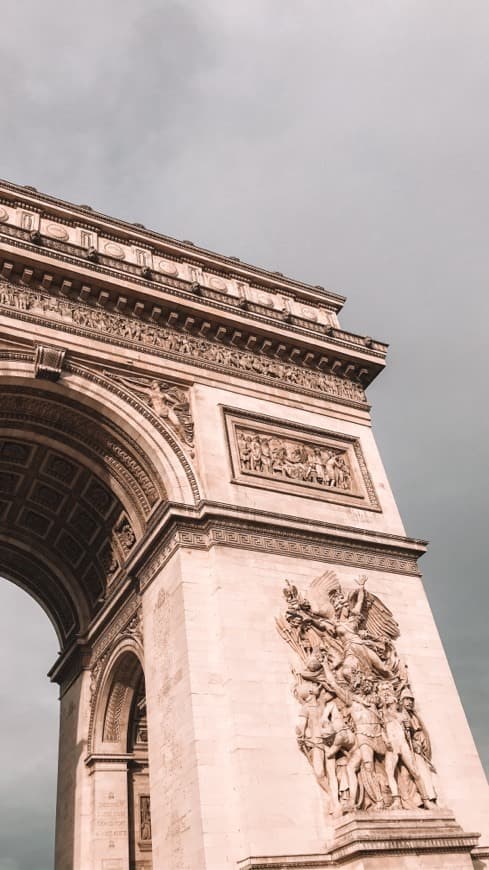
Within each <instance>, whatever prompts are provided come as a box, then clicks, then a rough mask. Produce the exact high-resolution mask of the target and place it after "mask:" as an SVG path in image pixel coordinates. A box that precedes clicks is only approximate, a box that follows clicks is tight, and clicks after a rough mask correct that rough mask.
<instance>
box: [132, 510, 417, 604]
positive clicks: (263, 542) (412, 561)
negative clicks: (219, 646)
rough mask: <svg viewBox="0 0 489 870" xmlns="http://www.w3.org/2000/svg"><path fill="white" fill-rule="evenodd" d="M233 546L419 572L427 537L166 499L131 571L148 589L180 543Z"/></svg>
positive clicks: (397, 571)
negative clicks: (419, 560) (413, 536)
mask: <svg viewBox="0 0 489 870" xmlns="http://www.w3.org/2000/svg"><path fill="white" fill-rule="evenodd" d="M216 546H219V547H232V548H236V549H244V550H251V551H254V552H266V553H276V554H277V555H285V556H291V557H296V558H301V559H310V560H312V561H320V562H333V563H337V564H343V565H354V566H356V567H358V568H361V569H363V570H369V569H372V570H379V571H385V572H388V573H395V574H405V575H408V576H415V577H418V576H420V572H419V569H418V565H417V560H418V559H419V558H420V556H422V555H423V553H424V552H425V550H426V546H427V545H426V542H425V541H420V540H416V539H413V538H407V537H403V536H398V535H390V534H385V533H383V532H374V531H372V532H366V531H365V530H363V529H357V528H354V527H350V526H339V525H334V524H332V523H322V522H319V521H311V520H307V521H305V520H300V519H299V518H298V517H292V516H283V515H280V514H270V513H267V512H265V511H258V510H251V509H243V508H236V507H233V506H231V505H225V504H220V503H218V502H211V501H203V502H201V504H200V505H199V507H198V508H197V509H196V508H190V507H188V506H185V505H177V504H174V503H173V504H172V503H167V504H166V505H164V506H162V507H161V509H159V510H157V511H156V513H155V515H154V517H153V518H152V519H151V522H150V525H149V528H148V531H147V533H146V536H145V538H144V539H143V540H141V541H140V542H139V544H138V545H137V546H136V547H135V549H134V550H133V551H132V553H131V557H130V560H129V561H128V562H127V564H126V569H127V573H128V574H129V575H130V576H132V577H136V578H138V580H139V585H140V589H141V590H143V589H145V588H146V586H147V585H148V584H149V583H150V582H151V580H152V579H153V577H154V576H156V574H157V572H158V571H160V570H161V569H162V568H163V567H164V565H165V564H166V563H167V562H168V561H169V559H170V558H171V557H172V556H173V554H174V553H175V552H176V551H177V550H178V549H180V548H194V549H205V550H208V549H211V548H213V547H216Z"/></svg>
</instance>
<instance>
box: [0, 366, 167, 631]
mask: <svg viewBox="0 0 489 870" xmlns="http://www.w3.org/2000/svg"><path fill="white" fill-rule="evenodd" d="M166 499H167V493H166V488H165V485H164V483H163V480H162V478H161V475H160V474H159V472H158V470H157V469H156V467H155V465H154V463H153V462H152V460H151V458H150V457H148V456H147V455H146V453H145V452H144V451H143V449H142V448H141V446H140V444H138V443H137V441H136V439H134V438H132V437H131V436H130V435H129V434H128V433H127V432H126V431H124V430H123V429H122V428H121V427H120V426H118V425H117V423H116V422H114V420H113V419H109V418H108V417H107V416H105V415H104V414H101V413H96V414H95V413H94V411H93V409H92V408H91V407H86V406H85V405H84V404H83V403H82V402H81V401H76V400H74V399H73V398H71V397H70V398H68V397H67V396H66V395H64V394H61V393H60V394H57V393H52V392H51V391H49V390H48V391H45V390H44V389H42V390H39V388H38V387H37V386H35V387H31V386H24V385H23V386H22V387H19V385H18V384H16V385H13V384H5V383H2V385H1V387H0V571H2V573H3V574H5V576H6V577H7V578H8V579H10V580H12V581H13V582H14V583H16V584H17V585H20V586H23V587H24V588H25V589H26V590H27V591H28V592H29V593H30V594H31V595H32V596H33V597H34V598H36V599H37V600H38V601H39V603H40V604H41V605H42V606H43V608H44V609H45V610H46V611H47V613H48V614H49V616H50V618H51V620H52V622H53V624H54V626H55V629H56V631H57V634H58V638H59V640H60V644H61V647H62V648H64V647H66V646H67V645H68V644H69V642H70V640H72V639H73V638H74V637H75V636H76V635H77V634H80V633H82V632H83V631H85V630H86V628H87V626H88V623H89V621H90V619H91V618H92V617H93V615H94V614H95V613H96V612H97V610H98V609H99V608H100V606H101V605H102V604H103V602H104V600H105V598H106V596H107V594H109V593H110V592H112V591H113V590H114V589H115V588H116V587H117V585H118V582H121V581H122V580H123V578H124V576H125V573H124V571H125V564H126V561H127V559H128V557H129V556H130V554H131V551H132V549H133V548H134V546H135V545H136V544H137V542H138V541H139V540H140V539H141V537H142V536H143V534H144V531H145V528H146V525H147V522H148V519H149V517H150V516H151V514H152V512H153V511H154V509H155V508H156V507H157V506H158V505H160V504H161V503H162V501H165V500H166Z"/></svg>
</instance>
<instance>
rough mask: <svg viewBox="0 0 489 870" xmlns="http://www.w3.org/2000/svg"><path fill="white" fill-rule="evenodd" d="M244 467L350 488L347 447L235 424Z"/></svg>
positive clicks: (274, 475)
mask: <svg viewBox="0 0 489 870" xmlns="http://www.w3.org/2000/svg"><path fill="white" fill-rule="evenodd" d="M236 438H237V444H238V452H239V458H240V465H241V471H242V472H243V473H246V472H252V473H253V472H254V473H258V474H265V475H267V476H268V477H271V478H275V479H278V480H284V479H289V480H297V481H302V482H304V483H310V484H312V485H316V486H319V487H325V488H327V489H339V490H344V491H351V489H352V473H351V467H350V463H349V460H348V457H347V451H346V450H341V449H340V450H337V449H334V448H331V447H330V448H326V447H320V446H318V445H317V444H312V443H308V442H305V441H302V442H300V441H298V440H297V439H291V438H279V437H277V436H273V435H271V436H267V435H266V434H261V433H259V432H256V431H253V430H250V429H245V428H238V427H237V428H236Z"/></svg>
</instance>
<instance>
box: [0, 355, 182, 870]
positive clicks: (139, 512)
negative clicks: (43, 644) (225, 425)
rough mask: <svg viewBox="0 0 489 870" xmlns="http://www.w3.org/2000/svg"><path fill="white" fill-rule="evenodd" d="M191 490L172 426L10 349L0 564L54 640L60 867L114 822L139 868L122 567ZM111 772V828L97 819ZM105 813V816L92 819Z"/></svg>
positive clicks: (138, 780)
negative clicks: (56, 376) (39, 369)
mask: <svg viewBox="0 0 489 870" xmlns="http://www.w3.org/2000/svg"><path fill="white" fill-rule="evenodd" d="M197 494H198V486H197V482H196V479H195V476H194V475H193V473H192V470H191V462H190V459H189V458H188V457H187V456H186V455H185V453H184V451H183V450H182V448H181V446H180V444H179V443H178V439H177V438H175V436H174V434H173V433H172V431H171V429H170V428H169V427H168V426H166V425H165V423H164V421H161V420H159V419H158V418H157V416H156V415H155V414H153V413H152V412H151V409H150V408H147V407H144V406H141V405H140V403H139V402H138V399H137V396H135V395H133V394H131V393H130V392H126V391H124V390H123V389H121V387H120V385H116V384H115V383H114V382H111V381H110V379H107V378H102V377H100V376H99V375H97V373H90V377H87V373H85V372H84V371H83V370H79V371H77V372H72V373H70V374H69V375H67V376H66V381H65V382H63V383H60V382H54V383H53V382H50V381H46V380H39V379H35V378H33V377H32V374H31V372H26V371H24V370H23V366H22V361H21V360H19V359H16V360H12V359H10V360H9V366H8V369H7V370H6V369H5V368H4V370H3V372H2V371H0V519H1V525H0V575H1V576H4V577H5V578H6V579H8V580H11V581H13V582H14V583H16V584H17V585H19V586H21V587H22V588H24V589H25V590H26V591H27V592H28V593H29V594H30V595H31V596H32V597H34V598H35V599H36V600H37V601H38V602H39V603H40V604H41V606H42V607H43V608H44V610H45V611H46V612H47V614H48V615H49V617H50V619H51V621H52V623H53V625H54V627H55V630H56V632H57V636H58V640H59V644H60V656H59V659H58V661H57V663H56V665H55V666H54V667H53V669H52V671H51V676H52V678H53V679H54V680H56V681H57V682H58V683H59V684H60V692H61V732H60V754H59V773H58V809H57V826H56V827H57V829H56V867H57V868H61V870H65V868H71V867H80V868H81V867H85V866H92V862H93V861H95V860H96V859H98V858H100V860H101V857H100V855H102V853H103V854H104V855H105V853H106V851H107V849H110V850H111V849H112V846H111V845H110V843H112V842H116V843H117V839H118V838H117V835H118V832H119V835H120V832H121V830H123V832H124V836H123V838H122V840H123V846H122V847H120V844H119V847H120V848H122V854H123V860H124V864H123V865H121V866H123V867H124V868H126V867H127V868H128V870H135V868H138V870H149V868H150V867H151V837H150V836H148V831H149V830H150V825H151V819H150V789H149V768H148V751H147V727H146V724H145V688H144V653H143V645H142V626H141V614H140V605H139V596H138V581H137V579H136V578H135V576H134V574H133V572H132V564H133V563H134V561H135V560H136V562H137V559H138V553H139V552H140V551H142V550H144V548H145V546H146V541H147V538H148V533H150V532H151V528H152V524H153V525H154V522H155V518H156V517H157V516H158V514H159V513H161V512H164V511H166V510H168V508H169V506H170V505H171V504H172V503H176V504H180V505H181V504H182V502H183V503H185V501H187V502H188V503H189V505H194V504H195V500H196V495H197ZM114 623H115V627H114ZM145 734H146V740H143V736H144V735H145ZM116 772H118V773H119V774H120V777H119V780H118V782H119V785H118V788H119V797H118V798H117V802H116V803H115V804H114V807H115V806H117V807H118V812H119V813H120V811H121V803H120V801H121V800H123V807H124V813H123V814H124V822H123V825H122V827H121V824H120V817H118V820H117V819H116V818H115V816H112V817H111V816H110V812H111V807H110V801H111V800H112V798H111V797H109V796H110V795H112V794H115V791H114V785H113V780H114V777H115V773H116ZM115 779H117V777H115ZM111 783H112V784H111ZM122 784H123V792H121V788H122ZM121 794H123V796H122V797H121ZM108 804H109V806H108ZM89 807H92V809H89ZM107 813H109V816H108V817H107ZM107 818H109V819H110V818H112V819H113V821H117V822H118V823H117V826H116V827H114V826H113V827H112V828H107V827H104V820H105V822H107ZM97 826H98V827H97ZM119 839H120V837H119ZM97 848H98V849H99V850H101V853H100V855H98V853H97ZM114 848H116V849H117V847H116V846H115V847H114ZM108 854H109V855H110V854H112V855H113V854H114V853H113V852H109V853H108ZM104 860H105V859H104Z"/></svg>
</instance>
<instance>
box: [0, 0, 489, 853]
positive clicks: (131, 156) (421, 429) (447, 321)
mask: <svg viewBox="0 0 489 870" xmlns="http://www.w3.org/2000/svg"><path fill="white" fill-rule="evenodd" d="M2 43H3V57H2V86H1V88H0V111H1V117H2V120H3V130H2V137H1V141H2V146H1V155H2V160H1V166H0V176H3V177H4V178H6V179H9V180H11V181H14V182H17V183H20V184H30V185H35V186H36V187H37V188H38V189H39V190H42V191H45V192H46V193H51V194H54V195H58V196H60V197H63V198H66V199H69V200H71V201H73V202H75V203H88V204H89V205H91V206H93V207H94V208H96V209H100V210H102V211H104V212H106V213H109V214H113V215H115V216H117V217H122V218H126V219H128V220H131V221H140V222H142V223H144V224H146V226H148V227H151V228H154V229H156V230H160V231H162V232H163V233H166V234H168V235H172V236H176V237H178V238H184V239H190V240H192V241H194V242H195V243H198V244H202V245H204V246H206V247H210V248H213V249H215V250H217V251H220V252H222V253H225V254H230V255H234V256H238V257H241V258H242V259H245V260H248V261H251V262H254V263H256V264H259V265H263V266H267V267H270V268H271V269H278V270H280V271H282V272H284V273H286V274H290V275H292V276H295V277H298V278H302V279H304V280H306V281H311V282H312V283H319V284H324V285H326V286H328V287H330V288H331V289H333V290H336V291H338V292H340V293H344V294H345V295H346V296H347V297H348V303H347V306H346V309H345V311H344V314H343V318H342V325H343V326H344V327H345V328H347V329H351V330H353V331H356V332H363V333H365V334H369V335H372V336H374V337H376V338H380V339H385V340H387V341H389V342H390V344H391V350H390V356H389V366H388V369H387V371H386V372H385V373H384V374H382V376H381V377H380V378H379V380H378V382H377V383H375V384H374V385H373V386H372V387H371V388H370V391H369V395H370V400H371V401H372V402H373V403H374V427H375V433H376V436H377V439H378V443H379V446H380V449H381V453H382V455H383V458H384V462H385V464H386V466H387V470H388V473H389V475H390V479H391V482H392V485H393V488H394V492H395V495H396V497H397V498H398V501H399V505H400V508H401V512H402V514H403V517H404V519H405V523H406V527H407V531H408V533H409V534H411V535H413V536H418V537H427V538H429V539H430V540H431V547H430V550H429V553H428V555H427V556H425V557H424V558H423V561H422V567H423V570H424V572H425V581H426V587H427V590H428V594H429V597H430V600H431V604H432V607H433V611H434V615H435V618H436V620H437V623H438V626H439V629H440V632H441V635H442V638H443V640H444V643H445V647H446V650H447V653H448V656H449V659H450V663H451V665H452V668H453V671H454V674H455V678H456V680H457V684H458V687H459V690H460V692H461V695H462V699H463V702H464V705H465V708H466V711H467V714H468V716H469V719H470V722H471V725H472V728H473V731H474V734H475V737H476V739H477V742H478V745H479V748H480V751H481V754H482V756H483V758H484V760H485V763H486V765H487V766H489V738H488V727H487V726H488V722H489V685H488V676H487V674H488V667H487V653H488V641H487V626H486V623H487V618H488V612H489V606H488V605H489V584H488V582H487V535H488V532H487V520H488V491H489V488H488V479H487V477H488V474H487V469H488V448H487V444H488V435H489V432H488V429H489V416H488V413H487V376H486V371H485V368H486V359H485V355H486V353H487V351H486V347H487V334H488V326H487V323H488V314H489V311H488V308H489V306H488V296H489V245H488V239H487V228H488V223H489V220H488V219H489V191H488V181H489V169H488V154H489V113H488V110H487V107H488V105H489V87H488V85H489V52H488V45H489V5H488V3H487V0H479V2H477V0H458V2H451V0H440V2H435V0H417V2H416V0H410V2H409V0H395V2H392V0H356V2H355V0H294V2H292V0H227V2H226V0H188V2H185V0H183V2H182V0H181V2H175V3H170V2H165V0H153V2H152V0H138V2H134V0H131V2H129V0H98V2H94V0H84V2H83V3H81V4H69V3H62V2H61V0H58V2H56V0H43V2H42V3H40V2H38V0H18V2H17V3H9V4H2ZM0 567H1V566H0ZM3 587H4V588H2V590H1V593H0V594H1V597H0V605H1V612H0V651H1V652H0V654H1V657H2V661H3V668H2V680H1V683H0V693H1V695H0V697H1V714H2V732H3V733H2V738H3V739H2V743H1V746H2V750H1V751H2V758H1V770H2V776H1V778H0V870H51V868H52V845H51V843H52V836H53V826H54V821H53V808H54V799H55V784H54V783H55V758H56V748H57V747H56V741H57V702H56V689H55V688H54V687H52V686H50V685H49V683H48V681H47V679H46V678H45V676H44V674H45V672H46V671H47V669H48V667H49V666H50V665H51V663H52V661H53V659H54V655H55V653H56V649H57V644H56V639H55V636H54V632H53V630H52V628H51V626H50V624H49V623H48V621H47V619H46V617H45V616H44V614H43V613H42V612H41V610H40V609H39V608H38V606H37V605H35V604H34V602H32V601H30V600H29V599H28V598H27V596H26V595H25V594H24V593H22V592H19V591H18V590H16V589H15V588H13V587H11V586H9V585H8V584H3ZM16 617H17V620H18V624H17V625H15V624H14V619H15V618H16Z"/></svg>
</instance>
